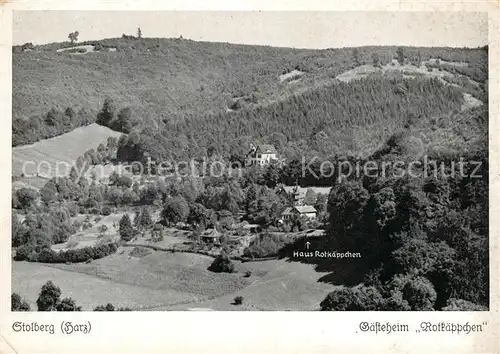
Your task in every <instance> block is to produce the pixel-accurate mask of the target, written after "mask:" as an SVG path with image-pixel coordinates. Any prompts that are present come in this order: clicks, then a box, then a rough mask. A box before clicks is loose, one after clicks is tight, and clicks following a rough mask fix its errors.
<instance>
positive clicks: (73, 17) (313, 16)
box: [13, 11, 488, 48]
mask: <svg viewBox="0 0 500 354" xmlns="http://www.w3.org/2000/svg"><path fill="white" fill-rule="evenodd" d="M137 27H140V28H141V30H142V33H143V36H144V37H167V38H171V37H179V36H180V35H182V36H183V38H189V39H193V40H197V41H212V42H213V41H216V42H230V43H242V44H260V45H271V46H279V47H296V48H340V47H354V46H363V45H409V46H451V47H478V46H483V45H486V44H487V43H488V18H487V14H486V13H471V12H469V13H464V12H462V13H460V12H229V11H217V12H215V11H211V12H210V11H200V12H194V11H179V12H173V11H161V12H160V11H155V12H153V11H141V12H138V11H128V12H127V11H14V13H13V43H14V44H22V43H26V42H32V43H33V44H44V43H50V42H62V41H67V40H68V34H69V33H70V32H73V31H75V30H78V31H79V33H80V36H79V41H85V40H97V39H102V38H111V37H120V36H121V35H122V33H126V34H132V35H135V34H136V31H137Z"/></svg>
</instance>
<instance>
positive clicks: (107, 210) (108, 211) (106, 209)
mask: <svg viewBox="0 0 500 354" xmlns="http://www.w3.org/2000/svg"><path fill="white" fill-rule="evenodd" d="M112 212H113V210H112V209H111V207H110V206H109V205H105V206H103V207H102V211H101V213H102V215H104V216H108V215H111V213H112Z"/></svg>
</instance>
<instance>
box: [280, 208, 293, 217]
mask: <svg viewBox="0 0 500 354" xmlns="http://www.w3.org/2000/svg"><path fill="white" fill-rule="evenodd" d="M288 214H292V208H290V207H289V208H286V209H285V210H284V211H283V212H282V213H281V215H288Z"/></svg>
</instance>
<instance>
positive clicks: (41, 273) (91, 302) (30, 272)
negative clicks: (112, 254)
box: [12, 262, 198, 311]
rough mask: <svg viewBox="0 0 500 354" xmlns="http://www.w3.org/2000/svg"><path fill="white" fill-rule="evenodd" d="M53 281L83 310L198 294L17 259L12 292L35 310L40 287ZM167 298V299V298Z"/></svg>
mask: <svg viewBox="0 0 500 354" xmlns="http://www.w3.org/2000/svg"><path fill="white" fill-rule="evenodd" d="M48 280H52V281H53V282H54V283H55V284H56V285H57V286H59V287H60V288H61V291H62V296H63V297H72V298H73V299H74V300H75V301H76V302H77V303H78V305H79V306H82V307H83V309H84V310H87V311H88V310H92V309H94V308H95V307H96V306H98V305H105V304H107V303H112V304H113V305H115V306H117V307H125V306H127V307H130V308H134V309H138V308H141V307H142V306H148V305H149V306H151V305H159V304H165V303H168V302H174V303H175V302H179V301H186V300H189V301H196V300H197V299H198V298H197V296H196V294H188V293H182V292H177V291H175V290H169V289H163V290H161V291H160V290H155V289H150V288H146V287H143V286H135V285H131V284H126V283H122V282H119V281H113V280H110V279H106V278H104V277H99V276H93V275H87V274H83V273H75V272H72V271H66V270H61V269H57V268H54V267H52V266H49V265H43V264H40V263H28V262H14V263H13V264H12V291H13V292H17V293H19V294H22V296H23V297H24V298H25V299H26V300H27V301H28V302H29V303H30V306H31V309H34V310H36V299H37V298H38V294H39V292H40V288H41V287H42V285H43V284H45V282H46V281H48ZM167 299H168V300H167Z"/></svg>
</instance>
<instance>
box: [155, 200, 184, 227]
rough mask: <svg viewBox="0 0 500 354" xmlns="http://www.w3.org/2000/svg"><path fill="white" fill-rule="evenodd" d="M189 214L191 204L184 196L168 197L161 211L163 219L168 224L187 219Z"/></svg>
mask: <svg viewBox="0 0 500 354" xmlns="http://www.w3.org/2000/svg"><path fill="white" fill-rule="evenodd" d="M188 215H189V205H188V203H187V202H186V200H185V199H184V198H183V197H182V196H180V195H179V196H176V197H173V198H170V199H168V200H167V201H166V202H165V205H164V206H163V210H162V212H161V216H162V219H163V220H164V221H165V222H166V223H167V224H176V223H178V222H184V221H186V219H187V217H188Z"/></svg>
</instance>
